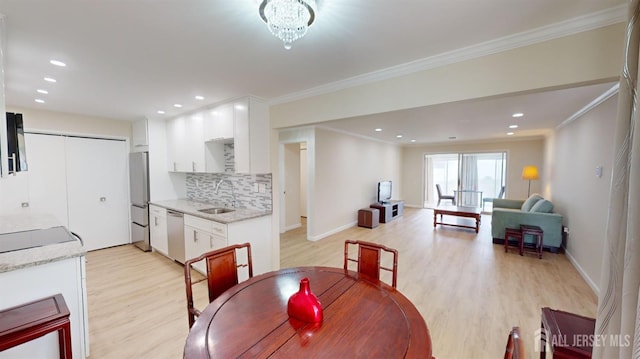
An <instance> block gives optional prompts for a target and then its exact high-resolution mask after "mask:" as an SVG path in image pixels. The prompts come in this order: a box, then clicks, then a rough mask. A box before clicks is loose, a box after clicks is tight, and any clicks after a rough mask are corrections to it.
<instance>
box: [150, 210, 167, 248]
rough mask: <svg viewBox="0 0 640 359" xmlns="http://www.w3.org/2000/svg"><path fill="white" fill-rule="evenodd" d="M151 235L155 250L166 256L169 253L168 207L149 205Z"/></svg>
mask: <svg viewBox="0 0 640 359" xmlns="http://www.w3.org/2000/svg"><path fill="white" fill-rule="evenodd" d="M149 236H150V237H151V247H153V249H154V250H156V251H158V252H160V253H162V254H164V255H165V256H166V255H168V254H169V236H168V234H167V209H166V208H164V207H158V206H154V205H149Z"/></svg>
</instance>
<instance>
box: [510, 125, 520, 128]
mask: <svg viewBox="0 0 640 359" xmlns="http://www.w3.org/2000/svg"><path fill="white" fill-rule="evenodd" d="M509 128H518V125H511V126H509Z"/></svg>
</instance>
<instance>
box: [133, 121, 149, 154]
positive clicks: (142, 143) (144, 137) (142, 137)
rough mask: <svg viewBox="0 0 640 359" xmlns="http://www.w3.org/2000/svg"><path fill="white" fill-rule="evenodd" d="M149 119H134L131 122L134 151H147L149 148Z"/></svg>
mask: <svg viewBox="0 0 640 359" xmlns="http://www.w3.org/2000/svg"><path fill="white" fill-rule="evenodd" d="M147 126H148V124H147V119H146V118H143V119H141V120H137V121H134V122H133V123H132V124H131V142H132V143H131V144H132V145H133V151H134V152H142V151H147V150H148V148H149V135H148V127H147Z"/></svg>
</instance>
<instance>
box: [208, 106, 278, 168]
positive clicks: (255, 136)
mask: <svg viewBox="0 0 640 359" xmlns="http://www.w3.org/2000/svg"><path fill="white" fill-rule="evenodd" d="M204 127H205V140H206V145H205V149H206V165H207V166H206V167H207V172H226V173H268V172H269V124H268V107H267V105H266V104H264V103H262V102H261V101H259V100H257V99H255V98H253V97H246V98H242V99H239V100H236V101H233V102H229V103H225V104H223V105H219V106H216V107H215V108H212V109H211V110H209V111H207V112H206V115H205V126H204Z"/></svg>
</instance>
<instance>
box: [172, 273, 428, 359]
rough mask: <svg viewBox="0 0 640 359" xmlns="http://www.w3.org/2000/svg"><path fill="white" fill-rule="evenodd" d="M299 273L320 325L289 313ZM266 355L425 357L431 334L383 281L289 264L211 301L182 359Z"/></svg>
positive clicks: (303, 356) (410, 307) (403, 297)
mask: <svg viewBox="0 0 640 359" xmlns="http://www.w3.org/2000/svg"><path fill="white" fill-rule="evenodd" d="M302 278H309V283H310V287H311V291H312V292H313V293H314V294H315V295H316V296H317V297H318V299H319V300H320V303H321V305H322V308H323V317H324V318H323V321H322V322H321V323H316V324H314V323H305V322H302V321H299V320H297V319H294V318H289V316H288V315H287V302H288V300H289V297H290V296H291V295H292V294H294V293H295V292H297V291H298V289H299V286H300V280H301V279H302ZM266 357H270V358H429V359H431V358H432V356H431V337H430V335H429V329H428V328H427V325H426V323H425V321H424V319H423V318H422V315H421V314H420V312H418V310H417V309H416V307H415V306H414V305H413V304H412V303H411V302H410V301H409V300H408V299H407V298H406V297H405V296H404V295H403V294H402V293H400V292H399V291H397V290H396V289H394V288H393V287H391V286H389V285H386V284H385V283H383V282H380V281H378V280H375V279H373V278H370V277H367V276H364V275H360V274H358V273H356V272H353V271H348V270H347V271H345V270H344V269H342V268H330V267H298V268H287V269H281V270H278V271H274V272H269V273H265V274H262V275H259V276H255V277H253V278H250V279H249V280H247V281H244V282H242V283H240V284H238V285H236V286H234V287H232V288H231V289H229V290H227V291H226V292H224V293H223V294H222V295H221V296H219V297H218V298H216V299H215V300H214V301H213V302H211V303H209V305H208V306H207V307H206V308H205V309H204V310H203V311H202V314H201V315H200V316H199V317H198V318H197V320H196V322H195V324H194V325H193V327H192V328H191V331H190V332H189V335H188V337H187V341H186V344H185V349H184V358H187V359H200V358H266Z"/></svg>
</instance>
